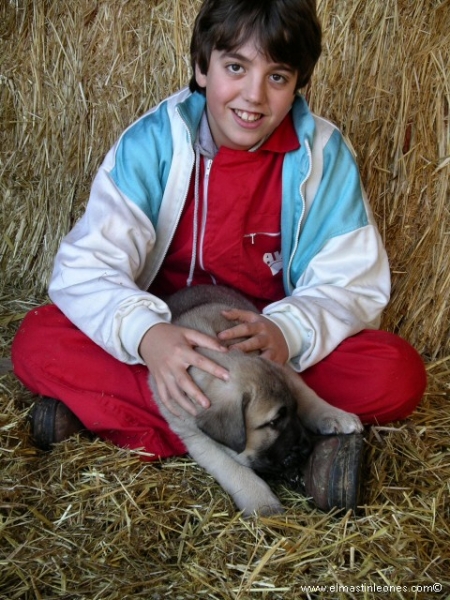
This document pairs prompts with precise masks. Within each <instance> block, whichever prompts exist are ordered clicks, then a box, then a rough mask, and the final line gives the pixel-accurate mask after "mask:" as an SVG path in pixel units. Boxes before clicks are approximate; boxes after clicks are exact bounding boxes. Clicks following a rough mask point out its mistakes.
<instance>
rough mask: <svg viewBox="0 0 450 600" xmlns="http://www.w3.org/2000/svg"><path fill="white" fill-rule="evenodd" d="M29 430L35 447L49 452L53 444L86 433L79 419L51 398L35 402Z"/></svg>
mask: <svg viewBox="0 0 450 600" xmlns="http://www.w3.org/2000/svg"><path fill="white" fill-rule="evenodd" d="M30 429H31V436H32V438H33V441H34V443H35V445H36V446H37V447H38V448H40V449H41V450H50V449H51V447H52V445H53V444H56V443H58V442H62V441H63V440H66V439H68V438H69V437H71V436H72V435H75V434H76V433H80V432H81V431H86V428H85V426H84V425H83V423H82V422H81V421H80V419H79V418H78V417H76V416H75V415H74V414H73V412H72V411H70V410H69V409H68V408H67V406H66V405H65V404H63V403H62V402H60V401H59V400H54V399H53V398H40V399H39V400H37V401H36V403H35V405H34V407H33V410H32V412H31V416H30Z"/></svg>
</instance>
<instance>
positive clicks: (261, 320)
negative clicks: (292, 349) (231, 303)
mask: <svg viewBox="0 0 450 600" xmlns="http://www.w3.org/2000/svg"><path fill="white" fill-rule="evenodd" d="M222 314H223V316H224V317H225V318H226V319H229V320H230V321H239V325H235V326H234V327H230V329H225V330H224V331H222V332H221V333H219V335H218V338H219V339H220V340H222V341H227V342H229V341H231V340H233V339H237V338H246V339H245V340H243V341H240V342H237V343H236V344H231V345H230V346H229V347H230V348H238V349H239V350H242V351H243V352H251V351H253V350H259V351H260V352H261V356H262V357H263V358H267V359H269V360H271V361H273V362H276V363H279V364H282V365H284V364H285V363H286V362H287V361H288V360H289V349H288V346H287V344H286V340H285V339H284V335H283V334H282V332H281V329H280V328H279V327H278V326H277V325H275V323H273V322H272V321H271V320H270V319H266V318H265V317H264V316H263V315H260V314H258V313H254V312H252V311H250V310H239V309H235V308H233V309H231V310H224V311H222Z"/></svg>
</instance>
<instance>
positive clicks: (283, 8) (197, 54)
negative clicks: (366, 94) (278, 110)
mask: <svg viewBox="0 0 450 600" xmlns="http://www.w3.org/2000/svg"><path fill="white" fill-rule="evenodd" d="M249 39H251V40H253V41H255V43H256V45H257V47H258V48H259V50H260V51H261V53H262V54H264V55H265V56H266V57H267V58H269V59H270V60H272V61H273V62H276V63H280V64H285V65H288V66H289V67H291V68H293V69H294V70H295V71H297V73H298V77H297V89H299V88H302V87H304V86H305V85H306V84H307V83H308V81H309V80H310V78H311V75H312V72H313V70H314V67H315V65H316V63H317V61H318V59H319V56H320V53H321V50H322V46H321V40H322V30H321V26H320V22H319V19H318V18H317V13H316V2H315V0H205V1H204V2H203V4H202V6H201V8H200V12H199V13H198V15H197V18H196V20H195V24H194V30H193V33H192V39H191V65H192V69H193V76H192V78H191V81H190V83H189V87H190V89H191V91H199V92H202V93H204V90H203V89H202V88H201V87H200V86H199V85H198V84H197V82H196V80H195V65H196V64H198V66H199V69H200V71H201V72H202V73H204V74H206V73H207V72H208V68H209V61H210V57H211V53H212V51H213V50H219V51H226V52H233V51H235V50H237V49H238V48H240V47H241V46H243V45H244V44H245V43H246V42H247V41H248V40H249Z"/></svg>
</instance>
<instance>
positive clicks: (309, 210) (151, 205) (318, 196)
mask: <svg viewBox="0 0 450 600" xmlns="http://www.w3.org/2000/svg"><path fill="white" fill-rule="evenodd" d="M204 110H205V98H204V96H203V95H201V94H199V93H194V94H191V93H190V92H189V91H188V90H187V89H184V90H181V91H180V92H178V93H176V94H174V95H172V96H170V97H169V98H168V99H166V100H165V101H163V102H161V103H160V104H159V105H158V106H156V107H155V108H153V109H152V110H150V111H149V112H147V113H146V114H145V115H143V116H142V117H141V118H140V119H138V120H137V121H136V122H135V123H134V124H132V125H131V126H130V127H129V128H128V129H126V130H125V132H124V133H123V134H122V136H121V137H120V138H119V140H118V141H117V143H116V144H115V145H114V146H113V148H112V149H111V150H110V151H109V153H108V154H107V156H106V158H105V160H104V162H103V164H102V165H101V167H100V169H99V171H98V173H97V176H96V178H95V180H94V182H93V186H92V190H91V195H90V198H89V202H88V204H87V207H86V211H85V213H84V215H83V217H82V218H81V219H80V220H79V221H78V223H77V224H76V225H75V226H74V228H73V229H72V231H71V232H70V233H69V234H68V235H67V236H66V237H65V238H64V239H63V241H62V243H61V247H60V249H59V251H58V253H57V256H56V259H55V265H54V271H53V275H52V278H51V282H50V288H49V294H50V297H51V299H52V300H53V301H54V303H55V304H56V305H57V306H58V307H59V308H60V309H61V310H62V312H63V313H65V314H66V315H67V317H68V318H69V319H70V320H71V321H72V322H73V323H74V324H75V325H76V326H77V327H79V328H80V329H81V330H82V331H83V332H84V333H85V334H86V335H88V336H89V337H90V338H91V339H93V340H94V341H95V342H96V343H97V344H99V345H100V346H101V347H103V348H104V349H105V350H106V351H107V352H109V353H110V354H112V355H113V356H115V357H116V358H118V359H119V360H121V361H123V362H126V363H129V364H135V363H143V361H142V359H141V357H140V356H139V352H138V347H139V344H140V341H141V339H142V337H143V335H144V334H145V332H146V331H147V330H148V329H149V328H150V327H152V326H153V325H155V324H156V323H161V322H168V321H170V318H171V315H170V311H169V309H168V307H167V305H166V304H165V303H164V302H163V301H162V300H161V299H159V298H157V297H155V296H154V295H152V294H150V293H149V292H148V291H147V290H148V288H149V286H150V284H151V283H152V281H153V279H154V278H155V276H156V274H157V272H158V270H159V268H160V266H161V263H162V262H163V260H164V257H165V255H166V252H167V250H168V247H169V245H170V242H171V240H172V238H173V235H174V232H175V230H176V227H177V224H178V222H179V219H180V215H181V212H182V210H183V206H184V203H185V200H186V198H187V195H188V190H189V183H190V178H191V174H192V170H193V167H194V161H195V152H194V142H195V140H196V137H197V132H198V128H199V125H200V122H201V119H202V115H203V113H204ZM292 113H293V121H294V127H295V129H296V131H297V135H298V138H299V141H300V148H299V149H298V150H295V151H293V152H289V153H287V154H286V156H285V159H284V166H283V181H282V223H281V235H282V257H283V276H284V287H285V292H286V297H285V298H284V299H283V300H281V301H279V302H275V303H273V304H270V305H269V306H267V307H266V308H265V309H264V314H265V315H266V316H267V317H269V318H270V319H272V320H273V321H274V322H276V323H277V324H278V326H279V327H280V328H281V330H282V331H283V334H284V336H285V338H286V341H287V343H288V346H289V350H290V358H291V365H292V366H293V367H294V368H295V369H296V370H299V371H302V370H304V369H306V368H307V367H309V366H311V365H313V364H315V363H316V362H318V361H320V360H321V359H322V358H324V357H325V356H327V355H328V354H329V353H330V352H331V351H332V350H334V348H336V346H337V345H338V344H339V343H340V342H342V341H343V340H344V339H345V338H347V337H349V336H351V335H353V334H356V333H357V332H359V331H361V330H362V329H364V328H375V327H377V326H378V325H379V319H380V315H381V312H382V310H383V308H384V307H385V306H386V304H387V302H388V299H389V293H390V274H389V266H388V260H387V256H386V252H385V249H384V247H383V243H382V240H381V237H380V235H379V232H378V230H377V227H376V225H375V222H374V220H373V216H372V214H371V211H370V208H369V206H368V203H367V199H366V196H365V192H364V190H363V188H362V185H361V181H360V176H359V171H358V168H357V165H356V163H355V160H354V158H353V155H352V153H351V151H350V150H349V148H348V146H347V145H346V143H345V142H344V139H343V137H342V135H341V134H340V132H339V131H338V129H337V128H336V127H335V126H334V125H332V124H331V123H330V122H329V121H326V120H325V119H322V118H319V117H317V116H315V115H313V114H312V113H311V112H310V110H309V108H308V106H307V104H306V102H305V100H304V99H303V98H302V97H297V98H296V100H295V102H294V104H293V108H292Z"/></svg>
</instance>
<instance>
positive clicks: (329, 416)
mask: <svg viewBox="0 0 450 600" xmlns="http://www.w3.org/2000/svg"><path fill="white" fill-rule="evenodd" d="M316 428H317V432H318V433H321V434H323V435H330V434H336V433H360V432H361V431H362V430H363V429H364V427H363V424H362V423H361V421H360V419H359V417H358V416H356V415H354V414H352V413H348V412H345V411H343V410H340V409H338V408H336V409H334V410H333V411H327V412H326V413H324V414H323V415H321V417H320V419H319V420H318V421H317V422H316Z"/></svg>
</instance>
